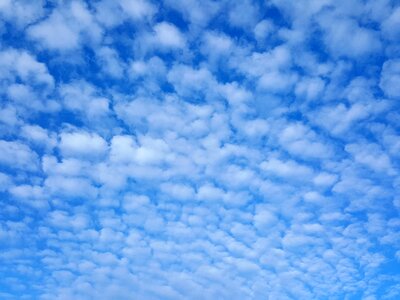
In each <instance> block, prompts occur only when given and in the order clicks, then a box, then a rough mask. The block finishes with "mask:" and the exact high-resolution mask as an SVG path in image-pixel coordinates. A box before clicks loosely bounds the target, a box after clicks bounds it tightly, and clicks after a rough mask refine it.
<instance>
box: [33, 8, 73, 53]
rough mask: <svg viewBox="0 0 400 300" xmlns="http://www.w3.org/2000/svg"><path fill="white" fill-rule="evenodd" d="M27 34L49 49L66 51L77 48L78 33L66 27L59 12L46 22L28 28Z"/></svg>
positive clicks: (65, 22)
mask: <svg viewBox="0 0 400 300" xmlns="http://www.w3.org/2000/svg"><path fill="white" fill-rule="evenodd" d="M27 33H28V35H29V36H30V37H31V38H32V39H34V40H37V41H39V42H40V43H42V44H43V45H44V46H46V47H48V48H50V49H59V50H65V49H67V50H68V49H74V48H77V47H78V46H79V32H78V31H77V30H75V29H74V28H71V27H70V26H68V24H67V20H66V19H65V18H64V17H63V16H62V15H61V14H60V13H59V12H54V13H53V14H52V15H51V16H50V17H49V18H48V19H47V20H46V21H43V22H41V23H39V24H37V25H34V26H32V27H30V28H29V29H28V31H27ZM60 36H62V37H63V38H60Z"/></svg>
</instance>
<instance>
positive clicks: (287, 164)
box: [260, 158, 313, 180]
mask: <svg viewBox="0 0 400 300" xmlns="http://www.w3.org/2000/svg"><path fill="white" fill-rule="evenodd" d="M260 168H261V169H262V170H263V171H265V172H267V173H269V174H271V175H274V176H277V177H282V178H288V179H294V180H306V179H307V178H310V177H311V176H312V174H313V170H312V169H311V168H309V167H307V166H304V165H301V164H299V163H297V162H295V161H293V160H289V161H282V160H279V159H276V158H271V159H269V160H266V161H264V162H262V163H261V165H260Z"/></svg>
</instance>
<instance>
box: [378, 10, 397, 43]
mask: <svg viewBox="0 0 400 300" xmlns="http://www.w3.org/2000/svg"><path fill="white" fill-rule="evenodd" d="M381 28H382V33H383V36H384V37H385V38H387V39H389V40H392V41H398V40H399V39H400V29H399V28H400V7H396V6H395V7H394V9H393V11H392V12H391V14H390V16H389V17H388V18H386V19H384V20H383V22H382V23H381Z"/></svg>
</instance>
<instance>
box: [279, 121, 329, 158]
mask: <svg viewBox="0 0 400 300" xmlns="http://www.w3.org/2000/svg"><path fill="white" fill-rule="evenodd" d="M279 142H280V144H281V145H282V147H283V148H284V149H286V150H287V151H288V152H289V153H292V154H294V155H298V156H300V157H304V158H326V157H329V156H331V155H332V153H333V152H332V149H331V147H330V146H329V145H327V144H326V143H325V142H323V141H321V140H320V139H319V136H318V135H317V134H316V133H315V132H314V131H313V130H311V129H310V128H308V127H307V126H305V125H303V124H301V123H296V124H288V125H287V126H285V128H284V129H283V130H282V131H281V133H280V134H279Z"/></svg>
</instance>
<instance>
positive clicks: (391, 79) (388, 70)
mask: <svg viewBox="0 0 400 300" xmlns="http://www.w3.org/2000/svg"><path fill="white" fill-rule="evenodd" d="M379 86H380V88H381V89H382V90H383V91H384V93H385V94H386V95H387V96H388V97H394V98H399V97H400V89H399V86H400V59H391V60H387V61H386V62H385V63H384V64H383V67H382V72H381V79H380V82H379Z"/></svg>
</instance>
